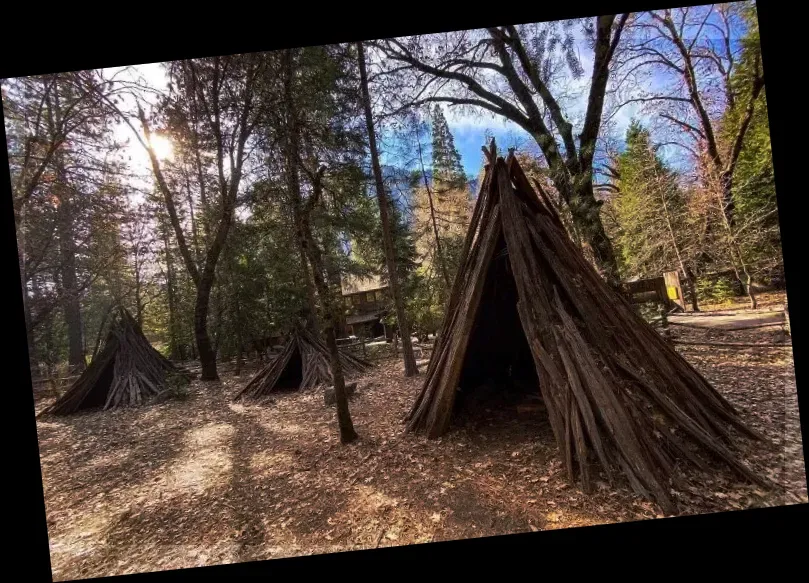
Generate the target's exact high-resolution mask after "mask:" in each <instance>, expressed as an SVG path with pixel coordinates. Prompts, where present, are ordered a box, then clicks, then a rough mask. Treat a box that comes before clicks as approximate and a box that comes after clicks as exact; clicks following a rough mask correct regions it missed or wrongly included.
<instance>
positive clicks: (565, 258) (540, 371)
mask: <svg viewBox="0 0 809 583" xmlns="http://www.w3.org/2000/svg"><path fill="white" fill-rule="evenodd" d="M487 157H488V159H489V163H488V164H487V165H486V172H485V176H484V179H483V182H482V186H481V191H480V194H479V196H478V200H477V204H476V208H475V212H474V214H473V219H472V223H471V225H470V228H469V233H468V235H467V240H466V242H465V245H464V250H463V253H462V256H461V261H460V265H461V269H460V270H459V272H458V275H457V278H456V281H455V284H454V285H453V289H452V294H451V296H450V300H449V302H448V308H447V315H446V317H445V319H444V322H443V325H442V328H441V331H440V333H439V334H438V338H437V341H436V344H435V346H434V349H433V357H432V359H431V362H430V365H429V368H428V370H427V373H426V378H425V381H424V385H423V387H422V390H421V392H420V393H419V395H418V396H417V398H416V400H415V403H414V404H413V407H412V409H411V411H410V413H409V415H408V416H407V419H406V422H407V429H408V430H410V431H419V430H424V431H426V432H427V433H428V436H429V437H438V436H439V435H442V434H443V433H445V432H446V431H447V430H448V429H449V427H450V423H451V420H452V419H453V413H454V411H455V400H456V394H457V390H458V388H459V386H463V388H464V391H465V392H466V390H467V389H468V388H469V387H473V386H475V383H476V382H477V383H478V384H479V380H480V379H479V374H482V373H481V372H480V371H482V370H483V368H486V367H488V370H492V369H493V368H494V369H497V370H498V371H499V373H498V374H504V375H510V376H511V377H512V381H514V382H516V381H517V380H522V381H523V382H524V381H526V380H529V381H530V382H531V383H533V386H534V387H535V390H536V392H537V393H538V394H540V395H541V397H542V399H543V402H544V405H545V410H546V411H547V417H548V420H549V422H550V426H551V429H552V431H553V434H554V436H555V439H556V443H557V445H558V447H559V450H560V454H561V458H562V460H563V462H564V465H565V467H566V470H567V473H568V476H569V477H570V478H571V479H575V478H579V479H581V481H582V485H583V487H584V488H585V489H587V488H588V487H589V486H590V484H591V482H592V480H593V475H592V472H593V471H594V465H593V464H596V465H597V466H599V467H600V469H601V470H602V471H603V472H604V473H605V475H606V478H607V479H608V480H610V481H612V480H613V479H614V477H615V476H617V475H618V474H623V476H625V478H626V479H627V481H628V482H629V484H630V485H631V487H632V488H633V489H634V490H635V491H636V492H637V493H639V494H641V495H643V496H646V497H647V498H649V499H651V500H653V501H655V502H656V503H657V504H659V505H660V507H661V508H663V509H664V510H666V511H668V512H673V511H675V504H674V502H673V499H672V497H671V495H670V488H671V485H672V484H676V483H680V482H681V480H680V475H679V474H675V472H676V471H678V470H675V467H677V465H678V463H682V462H685V461H687V462H688V463H690V464H692V465H694V466H696V467H702V468H704V467H707V466H706V465H705V464H704V463H703V461H702V459H701V458H700V452H701V454H706V455H710V456H713V457H714V458H716V459H717V460H721V461H722V462H724V463H725V464H727V465H728V466H729V467H731V468H732V469H733V470H735V471H736V472H738V474H740V475H741V476H743V477H744V478H745V479H748V480H751V481H753V482H755V483H757V484H759V485H762V486H764V485H768V482H767V481H766V480H764V479H762V478H760V477H758V476H757V475H755V474H754V473H753V472H752V471H751V470H750V469H748V468H747V467H746V466H745V465H743V464H742V463H741V462H740V461H739V460H738V459H737V457H736V455H735V454H734V453H733V452H732V448H733V447H734V446H733V443H734V441H735V439H736V437H737V436H738V435H740V434H741V435H745V436H747V437H752V438H756V439H763V437H762V436H761V435H760V434H759V433H757V432H756V431H754V430H752V429H750V428H749V427H748V426H747V425H746V424H745V423H744V422H743V421H742V419H741V417H740V416H739V413H738V412H737V411H736V409H735V408H734V407H733V406H731V404H730V403H729V402H728V401H727V400H726V399H725V398H724V397H722V396H721V395H720V394H719V393H718V392H717V391H716V390H715V389H714V388H713V387H712V386H711V385H710V383H709V382H708V381H707V380H706V379H705V378H704V377H703V376H702V375H701V374H700V373H699V372H697V371H696V370H695V369H694V368H693V367H692V366H691V365H690V364H689V363H688V362H686V361H685V360H684V359H683V358H682V356H680V354H679V353H678V352H677V351H676V350H675V349H674V348H673V347H672V346H670V345H669V344H668V343H667V342H666V341H665V340H664V339H663V338H661V337H660V335H659V334H658V333H657V332H656V331H655V330H654V328H653V327H652V326H650V325H648V324H647V323H646V322H645V321H644V320H643V319H642V318H641V317H640V316H639V315H638V314H637V313H635V311H634V310H633V309H632V306H631V305H630V304H629V302H628V301H627V300H626V299H625V298H624V297H622V296H621V295H620V294H619V293H618V292H616V291H615V290H613V289H612V288H611V287H610V286H608V285H607V284H606V283H605V282H604V281H603V279H602V278H601V277H600V276H599V275H598V274H597V272H596V271H595V270H594V268H593V267H592V266H591V265H590V264H589V263H588V262H587V260H586V259H585V258H584V256H583V255H582V254H581V252H580V250H579V249H578V248H577V247H576V246H575V245H574V244H573V242H572V241H571V240H570V238H569V237H568V235H567V233H566V231H565V230H564V227H563V225H562V224H561V221H560V220H559V218H558V215H557V214H556V213H555V212H554V209H552V208H549V206H548V202H547V201H546V200H543V199H542V198H541V196H538V195H537V194H536V192H535V191H534V189H533V188H532V186H531V184H530V182H529V181H528V179H527V178H526V176H525V174H524V173H523V171H522V169H521V168H520V167H519V164H518V163H517V161H516V159H515V158H514V156H513V155H510V156H509V157H508V159H507V160H504V159H503V158H498V157H497V156H496V150H495V147H494V142H492V148H491V151H487ZM495 338H496V340H495ZM514 354H517V355H518V356H520V355H522V356H523V357H524V360H525V361H527V362H530V363H531V364H529V365H528V366H527V367H524V368H523V372H522V373H520V374H521V375H522V377H523V378H521V379H516V378H513V376H514V374H515V373H513V372H512V368H511V365H510V364H509V362H508V359H509V358H513V356H509V355H514ZM501 361H502V362H501ZM498 367H499V368H498ZM506 369H508V370H506ZM464 385H465V386H464Z"/></svg>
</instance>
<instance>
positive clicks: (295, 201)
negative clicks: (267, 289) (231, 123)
mask: <svg viewBox="0 0 809 583" xmlns="http://www.w3.org/2000/svg"><path fill="white" fill-rule="evenodd" d="M294 50H295V49H286V50H285V51H284V101H285V104H284V105H285V106H286V114H287V124H286V125H287V127H286V140H285V151H284V154H285V158H286V164H285V166H286V168H285V170H286V182H287V190H288V191H289V196H290V197H291V199H292V206H293V218H294V220H295V239H296V241H297V243H298V251H299V253H300V257H301V274H302V277H303V279H304V283H305V286H306V308H305V318H306V327H307V328H308V329H309V331H310V332H313V333H314V334H315V335H318V322H317V309H316V303H315V288H314V286H313V284H312V274H310V272H309V263H308V259H307V252H306V234H305V232H304V226H303V224H302V223H301V209H300V200H301V181H300V174H299V169H298V153H299V151H300V128H299V127H298V119H297V118H298V115H297V113H298V112H297V109H296V105H295V99H294V93H293V87H292V83H293V72H294V63H293V52H294ZM313 270H314V267H313Z"/></svg>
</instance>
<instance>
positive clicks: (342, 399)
mask: <svg viewBox="0 0 809 583" xmlns="http://www.w3.org/2000/svg"><path fill="white" fill-rule="evenodd" d="M323 170H324V169H323V168H321V170H319V171H318V176H317V178H316V179H315V184H314V185H313V193H312V199H311V200H310V201H308V202H309V204H307V209H306V210H304V211H303V212H302V213H301V217H300V221H299V222H300V224H301V226H302V228H303V235H304V238H305V242H306V255H307V257H309V261H311V263H312V274H313V275H314V280H315V286H316V287H317V292H318V295H319V296H320V303H321V305H322V306H323V319H324V320H325V322H326V323H327V325H326V329H325V333H326V347H327V348H328V349H329V361H330V364H331V374H332V380H333V382H334V396H335V400H336V404H337V422H338V424H339V425H340V443H350V442H352V441H354V440H355V439H357V437H358V436H357V432H356V431H355V430H354V424H353V422H352V421H351V413H350V411H349V409H348V396H347V395H346V390H345V377H344V376H343V365H342V363H341V362H340V350H339V348H338V347H337V335H336V329H337V325H338V320H337V313H336V311H335V309H334V298H333V296H332V294H331V291H330V290H329V286H328V285H327V283H326V280H325V279H324V277H323V273H324V266H323V256H322V254H321V252H320V249H319V248H318V246H317V243H316V242H315V238H314V236H313V235H312V227H311V224H310V222H309V218H310V213H311V211H312V208H313V207H314V205H315V204H317V201H318V199H319V197H320V176H321V175H322V172H323Z"/></svg>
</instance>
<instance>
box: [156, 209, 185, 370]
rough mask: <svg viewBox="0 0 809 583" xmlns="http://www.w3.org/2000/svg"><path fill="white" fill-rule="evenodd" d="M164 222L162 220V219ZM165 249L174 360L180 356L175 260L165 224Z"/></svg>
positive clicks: (170, 346)
mask: <svg viewBox="0 0 809 583" xmlns="http://www.w3.org/2000/svg"><path fill="white" fill-rule="evenodd" d="M161 223H162V221H161ZM160 231H161V235H162V239H163V249H164V250H165V253H166V298H167V300H168V308H169V354H170V355H171V358H172V360H177V359H179V358H180V352H179V338H178V334H177V299H176V296H175V290H174V283H175V282H174V261H172V258H171V248H170V247H169V234H168V229H167V227H166V226H165V225H163V224H161V227H160Z"/></svg>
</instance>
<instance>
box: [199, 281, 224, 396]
mask: <svg viewBox="0 0 809 583" xmlns="http://www.w3.org/2000/svg"><path fill="white" fill-rule="evenodd" d="M212 287H213V272H211V273H203V276H202V279H200V282H199V287H198V288H197V299H196V302H195V303H194V338H195V339H196V342H197V349H198V350H199V363H200V368H201V374H200V380H203V381H218V380H219V374H218V372H217V370H216V353H215V352H214V349H213V346H212V345H211V339H210V337H209V336H208V308H209V306H210V300H211V288H212Z"/></svg>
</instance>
